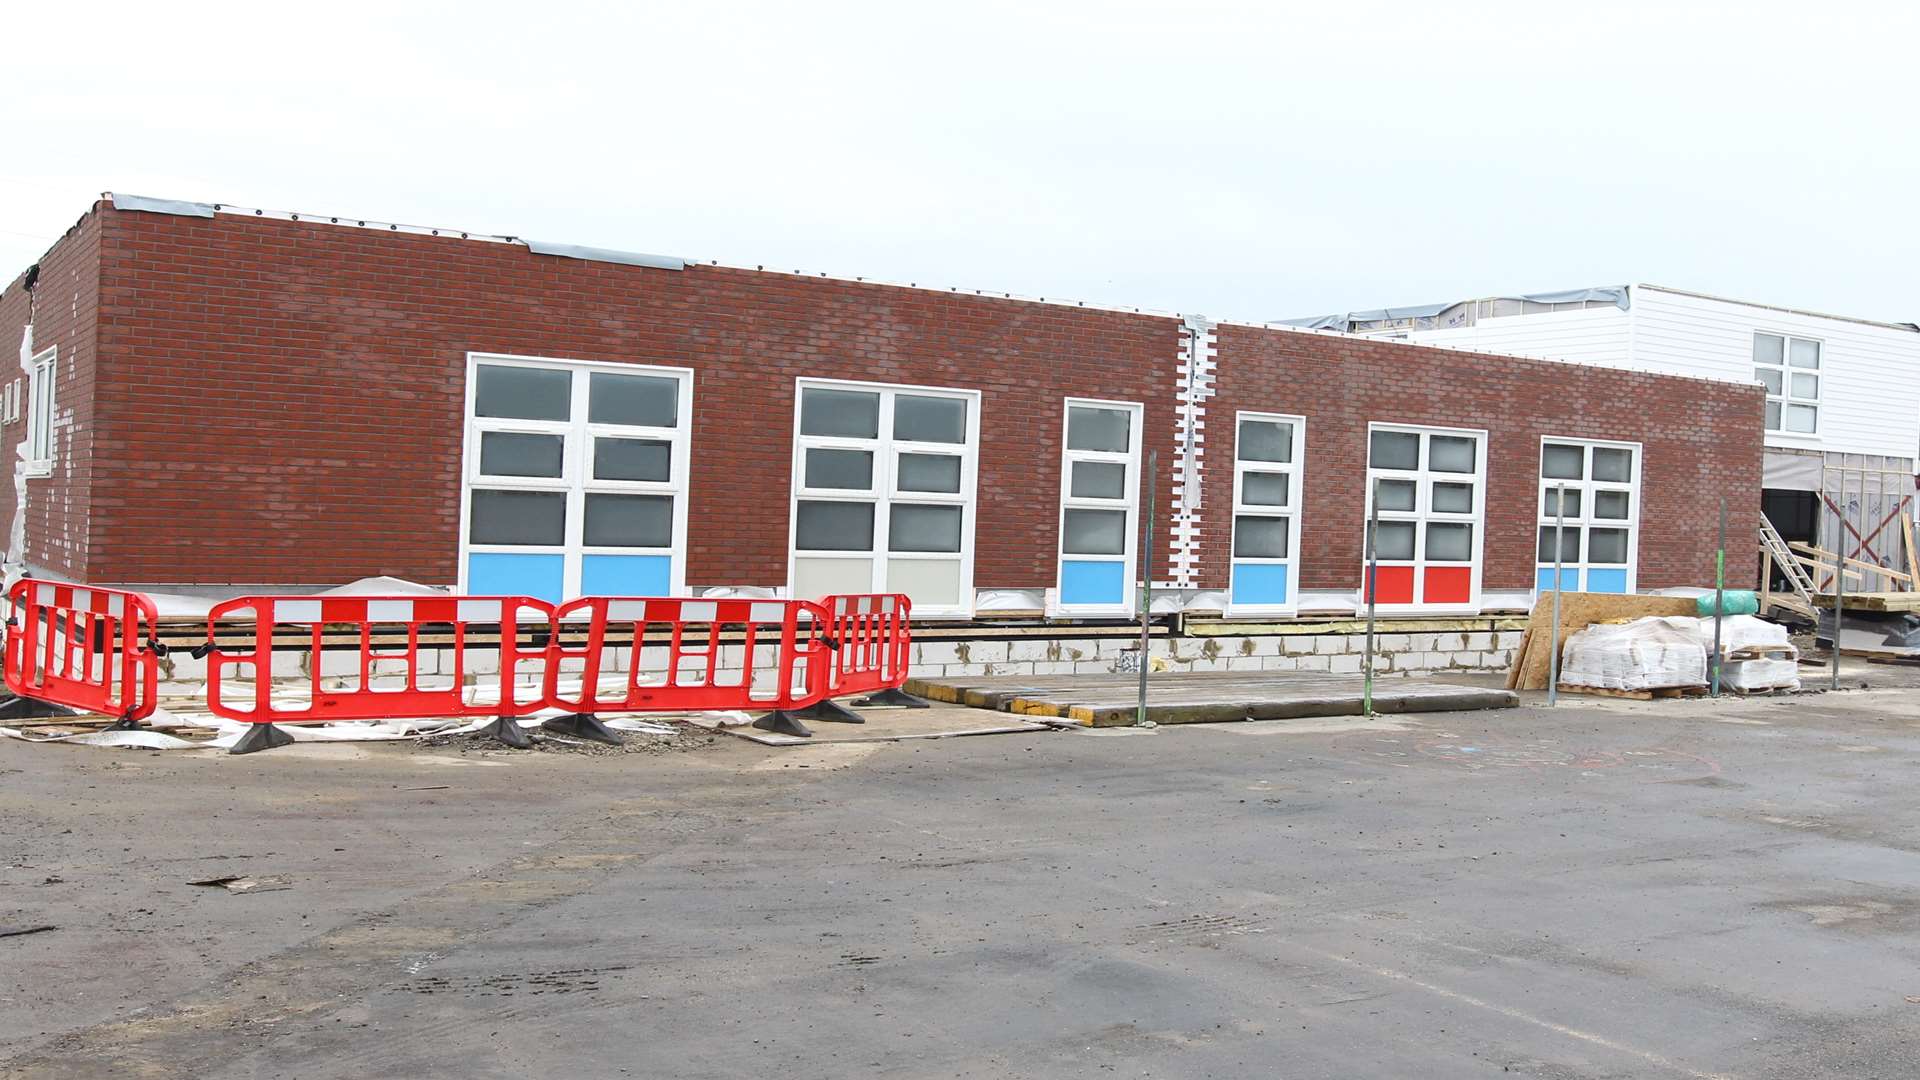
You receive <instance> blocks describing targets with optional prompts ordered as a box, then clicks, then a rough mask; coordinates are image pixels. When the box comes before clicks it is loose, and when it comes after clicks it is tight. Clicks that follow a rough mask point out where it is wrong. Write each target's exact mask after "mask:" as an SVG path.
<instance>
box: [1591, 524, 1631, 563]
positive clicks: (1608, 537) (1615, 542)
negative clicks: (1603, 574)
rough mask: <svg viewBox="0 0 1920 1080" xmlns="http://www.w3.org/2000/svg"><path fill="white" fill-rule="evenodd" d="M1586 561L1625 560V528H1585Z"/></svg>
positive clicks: (1619, 561) (1608, 561) (1615, 561)
mask: <svg viewBox="0 0 1920 1080" xmlns="http://www.w3.org/2000/svg"><path fill="white" fill-rule="evenodd" d="M1587 561H1588V562H1594V563H1612V564H1620V563H1624V562H1626V561H1627V530H1625V529H1589V530H1587Z"/></svg>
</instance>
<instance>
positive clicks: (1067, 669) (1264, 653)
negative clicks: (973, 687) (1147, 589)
mask: <svg viewBox="0 0 1920 1080" xmlns="http://www.w3.org/2000/svg"><path fill="white" fill-rule="evenodd" d="M1520 636H1521V635H1520V632H1519V631H1517V630H1512V631H1492V630H1485V631H1462V632H1449V633H1415V634H1379V635H1376V636H1375V638H1374V655H1375V657H1376V658H1377V659H1376V663H1375V665H1374V670H1375V672H1377V673H1388V674H1395V675H1431V674H1435V673H1438V672H1447V671H1460V672H1491V671H1504V670H1506V669H1507V667H1508V665H1510V664H1511V663H1512V662H1513V653H1514V650H1516V649H1518V648H1519V647H1520ZM1365 652H1366V637H1365V635H1363V634H1348V633H1329V634H1273V635H1246V636H1221V637H1204V638H1202V637H1180V638H1155V639H1154V640H1153V641H1152V643H1151V651H1150V653H1149V655H1150V656H1151V657H1152V663H1153V670H1154V671H1325V672H1331V673H1335V674H1343V673H1345V674H1358V673H1359V671H1360V668H1361V664H1362V659H1363V657H1364V655H1365ZM1139 664H1140V643H1139V642H1138V641H1136V640H1133V639H1130V638H1117V637H1103V638H1061V639H1053V640H1047V641H927V642H921V643H919V644H916V645H915V646H914V647H913V674H915V675H917V676H922V677H935V676H975V675H1110V674H1115V673H1121V672H1130V671H1139V670H1140V667H1139Z"/></svg>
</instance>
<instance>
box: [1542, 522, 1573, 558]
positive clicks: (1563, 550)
mask: <svg viewBox="0 0 1920 1080" xmlns="http://www.w3.org/2000/svg"><path fill="white" fill-rule="evenodd" d="M1540 561H1541V562H1543V563H1550V562H1552V561H1553V526H1551V525H1542V526H1540ZM1560 561H1561V562H1563V563H1577V562H1579V561H1580V527H1579V526H1577V525H1576V526H1572V527H1570V528H1568V529H1566V530H1564V531H1563V532H1562V533H1561V534H1560Z"/></svg>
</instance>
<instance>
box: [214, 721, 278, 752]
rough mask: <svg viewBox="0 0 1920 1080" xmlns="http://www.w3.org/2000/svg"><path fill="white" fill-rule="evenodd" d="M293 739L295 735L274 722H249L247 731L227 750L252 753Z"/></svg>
mask: <svg viewBox="0 0 1920 1080" xmlns="http://www.w3.org/2000/svg"><path fill="white" fill-rule="evenodd" d="M292 741H293V736H291V735H289V734H287V733H286V732H284V731H281V730H280V729H279V728H277V727H274V726H273V725H272V724H248V725H247V733H246V734H245V735H242V736H240V741H239V742H237V743H234V744H233V747H232V748H231V749H229V750H228V751H227V753H229V754H251V753H253V752H254V751H256V750H271V749H273V748H274V747H276V746H285V745H287V744H288V743H290V742H292Z"/></svg>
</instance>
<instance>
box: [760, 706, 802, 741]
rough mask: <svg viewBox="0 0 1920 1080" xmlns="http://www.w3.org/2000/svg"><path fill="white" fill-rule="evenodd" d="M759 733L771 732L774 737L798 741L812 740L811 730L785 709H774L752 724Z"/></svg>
mask: <svg viewBox="0 0 1920 1080" xmlns="http://www.w3.org/2000/svg"><path fill="white" fill-rule="evenodd" d="M753 726H754V727H757V728H759V729H760V730H761V731H771V732H773V733H774V734H776V735H792V736H794V737H795V738H799V739H811V738H813V729H812V728H810V727H808V726H807V725H805V724H803V723H801V722H800V718H799V717H798V716H796V715H794V714H793V713H792V712H789V711H788V710H786V709H775V710H773V711H772V712H770V713H768V714H767V715H765V716H763V717H761V718H760V719H758V720H755V721H754V722H753Z"/></svg>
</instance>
